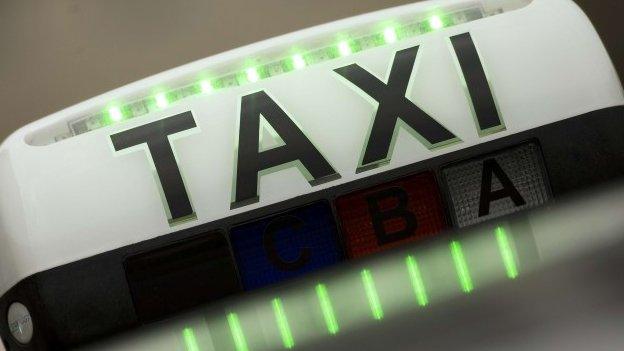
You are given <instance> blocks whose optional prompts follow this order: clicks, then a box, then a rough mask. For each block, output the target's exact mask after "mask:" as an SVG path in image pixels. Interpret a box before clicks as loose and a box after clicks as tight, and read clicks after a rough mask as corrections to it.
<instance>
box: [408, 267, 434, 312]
mask: <svg viewBox="0 0 624 351" xmlns="http://www.w3.org/2000/svg"><path fill="white" fill-rule="evenodd" d="M405 264H406V265H407V271H408V273H409V277H410V281H411V282H412V288H413V289H414V294H415V295H416V301H417V302H418V305H420V306H427V305H428V304H429V297H427V290H425V282H424V281H423V279H422V276H421V274H420V269H419V268H418V264H417V263H416V259H415V258H414V257H413V256H411V255H410V256H407V258H406V259H405Z"/></svg>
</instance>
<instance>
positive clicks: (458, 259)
mask: <svg viewBox="0 0 624 351" xmlns="http://www.w3.org/2000/svg"><path fill="white" fill-rule="evenodd" d="M450 247H451V255H452V256H453V262H454V263H455V270H456V271H457V276H458V277H459V284H460V285H461V289H462V291H463V292H465V293H466V294H468V293H470V292H471V291H472V290H473V289H474V286H473V285H472V278H471V277H470V272H469V271H468V264H467V263H466V258H465V257H464V252H463V251H462V247H461V245H460V244H459V242H458V241H452V242H451V245H450Z"/></svg>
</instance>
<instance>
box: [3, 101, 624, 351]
mask: <svg viewBox="0 0 624 351" xmlns="http://www.w3.org/2000/svg"><path fill="white" fill-rule="evenodd" d="M622 131H624V106H618V107H612V108H607V109H603V110H599V111H594V112H590V113H587V114H584V115H581V116H577V117H573V118H569V119H566V120H562V121H560V122H556V123H552V124H549V125H546V126H542V127H539V128H535V129H531V130H528V131H525V132H521V133H516V134H514V135H510V136H507V137H503V138H500V139H497V140H493V141H490V142H484V143H482V144H479V145H476V146H472V147H468V148H466V149H462V150H459V151H456V152H453V153H450V154H446V155H442V156H439V157H435V158H432V159H429V160H425V161H422V162H418V163H414V164H411V165H407V166H404V167H401V168H397V169H391V170H388V171H387V172H384V173H381V174H377V175H373V176H370V177H367V178H364V179H361V180H357V181H353V182H350V183H347V184H342V185H338V186H334V187H331V188H329V189H325V190H321V191H317V192H314V193H310V194H306V195H302V196H299V197H296V198H293V199H289V200H286V201H283V202H280V203H277V204H273V205H269V206H266V207H262V208H259V209H255V210H251V211H249V212H246V213H241V214H238V215H235V216H231V217H228V218H224V219H220V220H217V221H214V222H211V223H207V224H203V225H199V226H197V227H194V228H189V229H185V230H182V231H178V232H175V233H171V234H168V235H164V236H161V237H158V238H155V239H152V240H147V241H144V242H141V243H137V244H134V245H130V246H124V247H121V248H118V249H115V250H112V251H109V252H106V253H102V254H99V255H96V256H93V257H89V258H86V259H83V260H80V261H76V262H72V263H69V264H66V265H63V266H59V267H56V268H53V269H49V270H46V271H43V272H39V273H36V274H34V275H32V276H29V277H27V278H25V279H23V280H22V281H21V282H20V283H18V284H17V285H16V286H14V287H13V288H11V289H10V290H9V291H8V292H7V293H6V294H5V295H4V296H2V298H0V318H2V319H1V320H0V335H1V336H2V338H3V339H4V340H6V341H7V342H8V344H9V348H10V350H11V351H12V350H25V349H31V350H56V349H65V348H68V347H70V346H75V345H77V344H81V343H84V342H88V341H90V340H94V339H96V338H99V337H101V336H104V335H107V334H111V333H114V332H117V331H123V330H128V329H130V328H133V327H135V326H137V325H139V323H140V322H139V319H138V318H137V315H136V312H135V309H134V306H133V302H132V298H131V294H130V289H129V287H128V283H127V280H126V273H125V271H124V265H123V263H124V261H125V260H126V258H128V257H130V256H133V255H136V254H140V253H144V252H148V251H151V250H154V249H158V248H160V247H163V246H167V245H171V244H173V243H175V242H178V241H181V240H185V239H188V238H192V237H195V236H198V235H201V234H203V233H209V232H213V231H215V230H222V231H225V232H226V233H227V232H228V230H229V228H230V227H232V226H233V225H236V224H239V223H243V222H247V221H250V220H252V219H257V218H261V217H264V216H267V215H270V214H274V213H278V212H283V211H286V210H288V209H290V208H293V207H297V206H301V205H304V204H308V203H311V202H314V201H318V200H327V201H330V203H332V204H333V200H334V199H335V198H336V197H337V196H340V195H342V194H346V193H350V192H352V191H355V190H358V189H362V188H367V187H370V186H374V185H377V184H382V183H385V182H388V181H391V180H394V179H398V178H401V177H404V176H406V175H409V174H413V173H419V172H422V171H425V170H433V171H434V172H435V173H436V177H437V182H438V184H439V185H440V189H441V191H442V192H443V197H445V193H444V191H445V190H444V188H445V186H444V184H443V183H442V182H441V178H440V168H441V167H442V166H444V165H446V164H450V163H454V162H458V161H461V160H465V159H469V158H472V157H476V156H479V155H482V154H487V153H491V152H494V151H497V150H500V149H504V148H508V147H511V146H514V145H517V144H520V143H523V142H526V141H529V140H533V141H535V140H537V141H538V142H539V144H540V146H541V148H542V152H543V155H544V161H545V164H546V168H547V171H548V175H549V179H550V183H551V184H550V185H551V189H552V193H553V196H554V197H555V198H557V197H560V196H561V195H564V194H568V193H570V192H572V191H577V190H582V189H587V188H590V187H591V186H593V185H598V184H603V183H605V182H609V181H614V180H615V179H617V178H620V177H622V176H623V175H624V138H623V137H622ZM445 205H446V207H447V208H448V205H447V204H445ZM332 210H333V211H334V214H335V213H336V212H335V209H332ZM336 222H337V223H339V221H336ZM339 229H340V228H339ZM13 301H20V302H22V303H24V304H25V305H26V306H28V308H29V309H30V312H31V315H32V318H33V322H34V326H35V329H34V330H35V332H34V336H33V341H32V342H31V343H30V344H29V345H28V346H27V347H25V346H20V345H18V344H17V343H16V342H15V341H14V340H13V339H12V338H11V337H10V335H9V331H8V327H7V324H6V311H7V309H8V306H9V305H10V303H11V302H13Z"/></svg>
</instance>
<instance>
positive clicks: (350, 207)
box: [336, 172, 447, 258]
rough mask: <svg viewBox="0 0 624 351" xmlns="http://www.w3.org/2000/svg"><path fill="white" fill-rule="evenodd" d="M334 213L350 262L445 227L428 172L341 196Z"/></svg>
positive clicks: (428, 235)
mask: <svg viewBox="0 0 624 351" xmlns="http://www.w3.org/2000/svg"><path fill="white" fill-rule="evenodd" d="M336 209H337V212H338V217H339V218H340V222H341V229H342V233H343V235H344V238H345V239H344V242H345V248H346V252H347V255H348V256H349V257H351V258H355V257H360V256H365V255H368V254H372V253H375V252H377V251H381V250H384V249H388V248H391V247H396V246H398V245H401V244H404V243H405V242H409V241H417V240H422V239H424V238H427V237H430V236H433V235H435V234H437V233H439V232H440V231H442V230H444V229H445V228H446V227H447V224H446V219H445V217H444V210H443V207H442V202H441V199H440V193H439V190H438V185H437V184H436V181H435V178H434V175H433V173H431V172H425V173H420V174H416V175H413V176H410V177H407V178H404V179H400V180H397V181H393V182H389V183H386V184H383V185H379V186H376V187H373V188H368V189H364V190H361V191H357V192H354V193H351V194H348V195H344V196H342V197H340V198H338V199H337V200H336Z"/></svg>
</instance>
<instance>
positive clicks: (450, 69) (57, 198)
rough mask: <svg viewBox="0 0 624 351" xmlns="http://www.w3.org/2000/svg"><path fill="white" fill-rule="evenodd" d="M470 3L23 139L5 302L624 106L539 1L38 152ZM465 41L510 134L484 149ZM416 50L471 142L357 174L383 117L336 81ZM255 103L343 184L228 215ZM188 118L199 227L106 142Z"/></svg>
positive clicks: (415, 80)
mask: <svg viewBox="0 0 624 351" xmlns="http://www.w3.org/2000/svg"><path fill="white" fill-rule="evenodd" d="M466 2H467V1H463V0H448V1H430V2H420V3H416V4H413V5H408V6H403V7H399V8H394V9H389V10H385V11H379V12H375V13H371V14H367V15H363V16H359V17H354V18H350V19H346V20H342V21H338V22H334V23H330V24H326V25H322V26H319V27H315V28H311V29H307V30H304V31H300V32H296V33H292V34H288V35H285V36H281V37H278V38H274V39H271V40H267V41H263V42H260V43H257V44H254V45H250V46H247V47H243V48H240V49H236V50H233V51H230V52H227V53H224V54H220V55H217V56H214V57H210V58H207V59H204V60H200V61H197V62H194V63H191V64H188V65H185V66H182V67H178V68H175V69H173V70H170V71H167V72H164V73H161V74H158V75H155V76H153V77H150V78H147V79H144V80H141V81H139V82H136V83H133V84H130V85H128V86H125V87H123V88H120V89H117V90H114V91H112V92H109V93H106V94H104V95H101V96H98V97H96V98H93V99H91V100H88V101H86V102H84V103H81V104H79V105H76V106H73V107H70V108H68V109H66V110H63V111H60V112H58V113H55V114H53V115H51V116H48V117H46V118H43V119H41V120H39V121H37V122H35V123H32V124H30V125H27V126H25V127H23V128H21V129H20V130H18V131H16V132H15V133H13V134H12V135H11V136H10V137H9V138H8V139H7V140H6V141H5V142H4V143H3V144H2V146H1V148H0V189H2V196H0V233H1V234H0V294H3V293H4V292H6V291H7V290H8V289H9V288H10V287H11V286H13V285H14V284H16V283H17V282H18V281H20V280H21V279H23V278H25V277H27V276H29V275H32V274H34V273H36V272H39V271H43V270H46V269H49V268H53V267H56V266H59V265H62V264H65V263H68V262H73V261H76V260H79V259H82V258H86V257H89V256H92V255H96V254H99V253H102V252H106V251H109V250H113V249H115V248H119V247H121V246H125V245H129V244H133V243H137V242H141V241H144V240H147V239H151V238H155V237H158V236H161V235H164V234H167V233H171V232H174V231H178V230H181V229H184V228H188V227H191V226H196V225H199V224H202V223H207V222H210V221H214V220H216V219H219V218H223V217H226V216H230V215H234V214H237V213H240V212H244V211H249V210H252V209H255V208H258V207H262V206H266V205H268V204H273V203H276V202H279V201H283V200H285V199H289V198H293V197H296V196H299V195H302V194H306V193H310V192H314V191H318V190H321V189H324V188H327V187H332V186H335V185H338V184H342V183H345V182H350V181H352V180H355V179H358V178H362V177H366V176H369V175H372V174H376V173H380V172H385V171H387V170H389V169H392V168H396V167H399V166H403V165H406V164H411V163H415V162H419V161H422V160H425V159H429V158H432V157H436V156H439V155H442V154H444V153H449V152H453V151H457V150H459V149H462V148H466V147H469V146H472V145H475V144H478V143H483V142H487V141H490V140H492V139H496V138H501V137H504V136H507V135H510V134H514V133H518V132H520V131H524V130H528V129H531V128H535V127H538V126H542V125H545V124H548V123H552V122H555V121H559V120H562V119H565V118H569V117H573V116H577V115H580V114H583V113H586V112H590V111H593V110H598V109H602V108H607V107H612V106H616V105H622V104H624V96H623V93H622V88H621V84H620V81H619V79H618V77H617V75H616V72H615V70H614V68H613V65H612V63H611V61H610V59H609V56H608V54H607V52H606V50H605V48H604V46H603V44H602V42H601V40H600V39H599V37H598V35H597V33H596V31H595V30H594V28H593V26H592V24H591V23H590V21H589V20H588V19H587V17H586V16H585V15H584V13H583V12H582V11H581V10H580V9H579V8H578V7H577V6H576V5H575V4H574V3H573V2H572V1H570V0H534V1H533V2H532V3H530V4H529V5H527V6H525V7H522V8H519V9H517V10H514V11H510V12H506V13H503V14H500V15H497V16H492V17H488V18H484V19H481V20H477V21H473V22H470V23H466V24H461V25H457V26H453V27H450V28H447V29H442V30H439V31H434V32H431V33H428V34H424V35H422V36H418V37H414V38H411V39H408V40H400V41H397V42H395V43H393V44H388V45H384V46H381V47H378V48H374V49H370V50H366V51H363V52H360V53H355V54H353V55H349V56H346V57H342V58H338V59H334V60H330V61H327V62H325V63H321V64H318V65H314V66H310V67H307V68H305V69H302V70H297V71H293V72H290V73H287V74H283V75H280V76H277V77H274V78H270V79H265V80H260V81H259V82H257V83H252V84H246V85H243V86H240V87H236V88H231V89H227V90H223V91H221V92H215V93H214V94H207V95H198V96H194V97H191V98H188V99H186V100H184V101H183V102H180V103H177V104H174V105H172V106H171V107H169V108H165V109H163V110H160V111H157V112H153V113H150V114H148V115H145V116H142V117H137V118H134V119H131V120H129V121H127V122H125V123H120V124H117V125H112V126H109V127H106V128H101V129H98V130H95V131H92V132H89V133H85V134H82V135H78V136H75V137H72V138H69V139H67V140H63V141H61V142H58V143H52V144H49V145H42V146H34V145H31V144H29V143H32V139H33V138H35V137H36V136H37V135H40V133H44V134H45V133H48V134H49V133H50V130H53V129H54V128H56V127H55V126H65V125H66V123H67V122H68V121H69V120H70V119H71V118H75V116H76V115H77V114H80V113H83V112H85V111H90V110H95V109H100V108H102V107H103V106H106V104H108V103H109V102H110V101H116V100H123V99H125V98H126V97H127V96H138V95H140V94H141V93H143V92H145V91H149V90H150V89H152V88H154V87H158V86H162V85H166V84H169V83H170V82H173V81H176V80H177V79H179V78H180V77H192V76H194V75H196V74H197V73H198V72H201V71H203V70H206V69H210V68H211V67H213V66H214V67H222V66H224V65H227V64H228V63H231V62H238V63H240V62H244V60H245V58H247V57H253V56H254V55H255V54H256V53H257V52H265V51H270V49H271V48H274V47H288V46H292V45H301V44H302V43H305V42H306V40H313V39H314V38H316V37H318V36H328V35H330V34H333V33H335V34H336V35H338V34H339V33H340V32H342V31H344V30H346V29H348V28H350V27H361V26H366V25H370V26H371V27H372V26H375V25H377V24H379V23H383V22H384V21H388V20H392V19H393V18H398V17H401V18H403V17H405V16H409V15H410V14H419V13H420V14H422V13H427V12H430V11H433V10H434V9H435V8H438V7H441V6H447V5H455V4H462V3H466ZM465 32H470V33H471V35H472V37H473V39H474V42H475V44H476V46H477V48H478V50H479V54H480V57H481V59H482V61H483V64H484V66H485V69H486V71H487V74H488V78H489V83H490V86H491V88H492V91H493V93H494V95H495V97H496V101H497V103H498V108H499V110H500V113H501V115H502V117H503V119H504V122H505V125H506V130H505V131H502V132H498V133H493V134H490V135H487V136H484V137H480V136H479V135H478V133H477V129H476V126H475V122H474V119H473V116H472V113H471V105H470V100H469V99H468V98H467V96H466V94H465V90H464V87H462V80H461V79H460V75H459V73H458V71H457V69H456V66H455V63H454V60H453V55H452V49H451V48H450V46H449V43H448V38H449V37H450V36H452V35H456V34H461V33H465ZM415 45H420V51H419V60H418V63H417V67H416V69H415V72H413V75H412V83H411V86H410V89H409V91H408V96H407V97H408V98H409V99H411V100H412V101H413V102H414V103H416V104H417V105H418V106H420V107H421V108H422V109H423V110H425V111H427V112H428V113H429V114H430V115H432V116H433V117H434V118H435V119H436V120H437V121H439V122H440V123H441V124H443V125H444V126H447V127H448V128H449V129H450V130H451V131H452V132H453V133H454V134H456V135H458V136H459V137H460V138H461V140H462V142H461V143H458V144H454V145H452V146H449V147H445V148H441V149H436V150H433V151H431V150H428V149H427V148H426V147H424V146H423V145H422V144H421V143H420V142H419V141H418V140H416V139H414V138H413V137H412V136H411V135H410V134H409V133H408V132H406V131H405V130H401V131H400V132H399V135H398V138H397V142H396V147H395V149H394V153H393V155H392V160H391V162H390V163H389V164H388V165H386V166H384V167H379V168H376V169H374V170H370V171H368V172H363V173H358V174H356V172H355V170H356V168H357V166H358V161H359V155H360V152H361V150H362V147H363V145H364V143H365V142H366V136H367V131H368V128H369V124H370V122H371V120H372V118H373V116H374V113H375V109H376V106H374V105H373V104H371V103H370V102H369V101H368V100H367V99H364V98H362V96H361V95H360V94H358V93H357V92H356V91H355V90H354V89H353V88H352V87H349V86H348V85H347V84H345V83H344V81H342V80H341V79H339V78H338V76H337V74H336V73H334V72H333V69H335V68H338V67H342V66H345V65H347V64H350V63H357V64H359V65H360V66H362V67H365V68H366V69H368V70H369V71H371V72H373V73H374V74H376V75H377V76H378V77H379V78H380V79H381V80H384V81H385V80H386V78H387V71H388V68H389V65H390V63H391V60H392V57H393V54H394V53H395V52H396V51H397V50H400V49H405V48H408V47H411V46H415ZM258 90H265V91H267V92H268V93H269V94H270V95H271V96H272V97H273V98H274V99H275V100H276V101H278V102H279V104H280V106H282V107H283V108H284V110H285V111H286V112H287V113H288V114H289V116H290V117H291V118H292V119H293V120H295V121H296V123H297V124H298V125H299V126H300V127H301V128H302V129H303V130H304V131H305V133H306V135H307V136H308V137H309V138H310V139H311V141H312V142H313V143H314V144H315V145H316V146H317V147H318V148H319V149H320V151H321V153H322V154H323V155H324V156H325V157H326V158H327V160H328V161H329V163H330V164H331V165H332V166H333V167H334V168H335V169H336V171H337V172H338V173H340V175H341V176H342V177H341V178H340V179H338V180H334V181H331V182H328V183H324V184H322V185H319V186H316V187H312V186H311V185H310V184H309V183H308V182H307V181H306V179H305V178H304V177H303V176H302V174H301V173H300V172H299V171H298V170H297V169H296V168H288V169H286V170H282V171H279V172H276V173H273V174H270V175H267V176H262V177H261V178H260V181H259V196H260V201H259V202H257V203H255V204H252V205H249V206H244V207H241V208H237V209H230V203H231V202H232V198H231V196H232V195H231V194H232V186H233V184H232V181H233V174H234V166H235V164H234V162H235V152H236V137H237V131H238V129H237V128H238V126H237V121H238V118H239V107H240V98H241V96H243V95H246V94H248V93H251V92H256V91H258ZM189 110H190V111H192V113H193V115H194V117H195V121H196V123H197V125H198V127H197V128H196V129H193V130H191V131H190V132H188V133H182V134H183V135H176V136H174V137H172V138H171V140H172V145H173V148H174V151H175V154H176V157H177V161H178V165H179V168H180V170H181V172H182V174H183V177H184V181H185V185H186V189H187V191H188V192H189V195H190V198H191V201H192V204H193V207H194V209H195V212H196V214H197V219H196V220H192V221H188V222H185V223H182V224H179V225H175V226H171V225H170V224H169V223H168V221H167V216H166V214H165V209H164V206H163V202H162V199H161V197H160V195H159V190H158V185H157V182H156V181H155V179H154V173H153V170H152V169H151V167H150V163H149V161H148V156H147V155H148V154H147V153H146V152H144V151H141V152H123V153H116V152H114V151H113V148H112V145H111V142H110V135H111V134H114V133H116V132H119V131H122V130H126V129H129V128H133V127H136V126H140V125H143V124H146V123H148V122H152V121H155V120H158V119H162V118H165V117H169V116H172V115H174V114H177V113H181V112H185V111H189ZM34 144H37V143H34ZM138 148H139V149H143V150H145V147H138Z"/></svg>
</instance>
